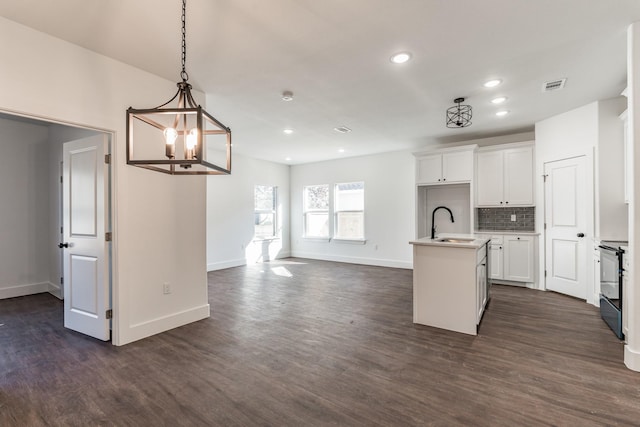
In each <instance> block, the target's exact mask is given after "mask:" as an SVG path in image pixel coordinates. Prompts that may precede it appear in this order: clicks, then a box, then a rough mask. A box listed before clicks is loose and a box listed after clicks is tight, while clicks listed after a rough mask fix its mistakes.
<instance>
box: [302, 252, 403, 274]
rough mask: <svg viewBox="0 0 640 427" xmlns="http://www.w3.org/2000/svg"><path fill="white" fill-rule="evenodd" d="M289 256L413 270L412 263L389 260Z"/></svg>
mask: <svg viewBox="0 0 640 427" xmlns="http://www.w3.org/2000/svg"><path fill="white" fill-rule="evenodd" d="M291 256H293V257H296V258H309V259H317V260H321V261H335V262H344V263H347V264H362V265H373V266H376V267H391V268H405V269H409V270H411V269H412V268H413V262H407V261H397V260H391V259H380V258H359V257H345V256H340V255H327V254H318V253H313V252H295V251H294V252H292V255H291Z"/></svg>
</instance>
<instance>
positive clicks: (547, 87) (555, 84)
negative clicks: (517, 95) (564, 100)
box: [542, 79, 567, 92]
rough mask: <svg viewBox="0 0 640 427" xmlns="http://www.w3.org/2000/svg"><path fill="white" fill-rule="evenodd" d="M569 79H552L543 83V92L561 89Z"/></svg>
mask: <svg viewBox="0 0 640 427" xmlns="http://www.w3.org/2000/svg"><path fill="white" fill-rule="evenodd" d="M566 82H567V79H559V80H552V81H550V82H546V83H544V84H543V85H542V91H543V92H553V91H554V90H560V89H562V88H563V87H564V84H565V83H566Z"/></svg>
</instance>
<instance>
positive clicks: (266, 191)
mask: <svg viewBox="0 0 640 427" xmlns="http://www.w3.org/2000/svg"><path fill="white" fill-rule="evenodd" d="M277 195H278V187H271V186H268V185H256V186H255V190H254V210H255V228H254V235H253V237H254V238H255V239H272V238H274V237H276V235H277V227H276V225H277V222H278V221H277V217H276V206H277V204H276V203H277Z"/></svg>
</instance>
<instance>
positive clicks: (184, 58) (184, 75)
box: [180, 0, 189, 82]
mask: <svg viewBox="0 0 640 427" xmlns="http://www.w3.org/2000/svg"><path fill="white" fill-rule="evenodd" d="M186 63H187V0H182V72H180V77H182V80H183V81H185V82H186V81H187V80H189V74H187V70H186Z"/></svg>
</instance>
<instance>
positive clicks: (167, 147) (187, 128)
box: [127, 0, 231, 175]
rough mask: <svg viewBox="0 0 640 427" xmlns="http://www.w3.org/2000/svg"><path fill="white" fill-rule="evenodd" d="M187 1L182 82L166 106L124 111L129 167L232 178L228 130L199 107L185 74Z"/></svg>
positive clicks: (183, 9)
mask: <svg viewBox="0 0 640 427" xmlns="http://www.w3.org/2000/svg"><path fill="white" fill-rule="evenodd" d="M185 12H186V0H183V1H182V72H181V73H180V77H181V78H182V81H180V82H178V83H177V86H178V91H177V92H176V93H175V95H174V96H173V98H171V99H170V100H169V101H167V102H165V103H164V104H162V105H160V106H158V107H155V108H148V109H135V108H132V107H129V108H128V109H127V164H129V165H132V166H137V167H141V168H146V169H150V170H153V171H157V172H163V173H167V174H170V175H228V174H230V173H231V129H229V128H228V127H227V126H225V125H223V124H222V123H221V122H220V121H218V120H216V119H215V118H214V117H213V116H212V115H211V114H209V113H207V112H206V111H205V110H204V108H202V107H201V106H200V105H198V104H197V103H196V102H195V100H194V99H193V96H192V95H191V85H190V84H189V83H188V82H187V80H188V79H189V76H188V74H187V72H186V70H185V63H186V41H185V34H186V31H185V27H186V24H185V14H186V13H185Z"/></svg>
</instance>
